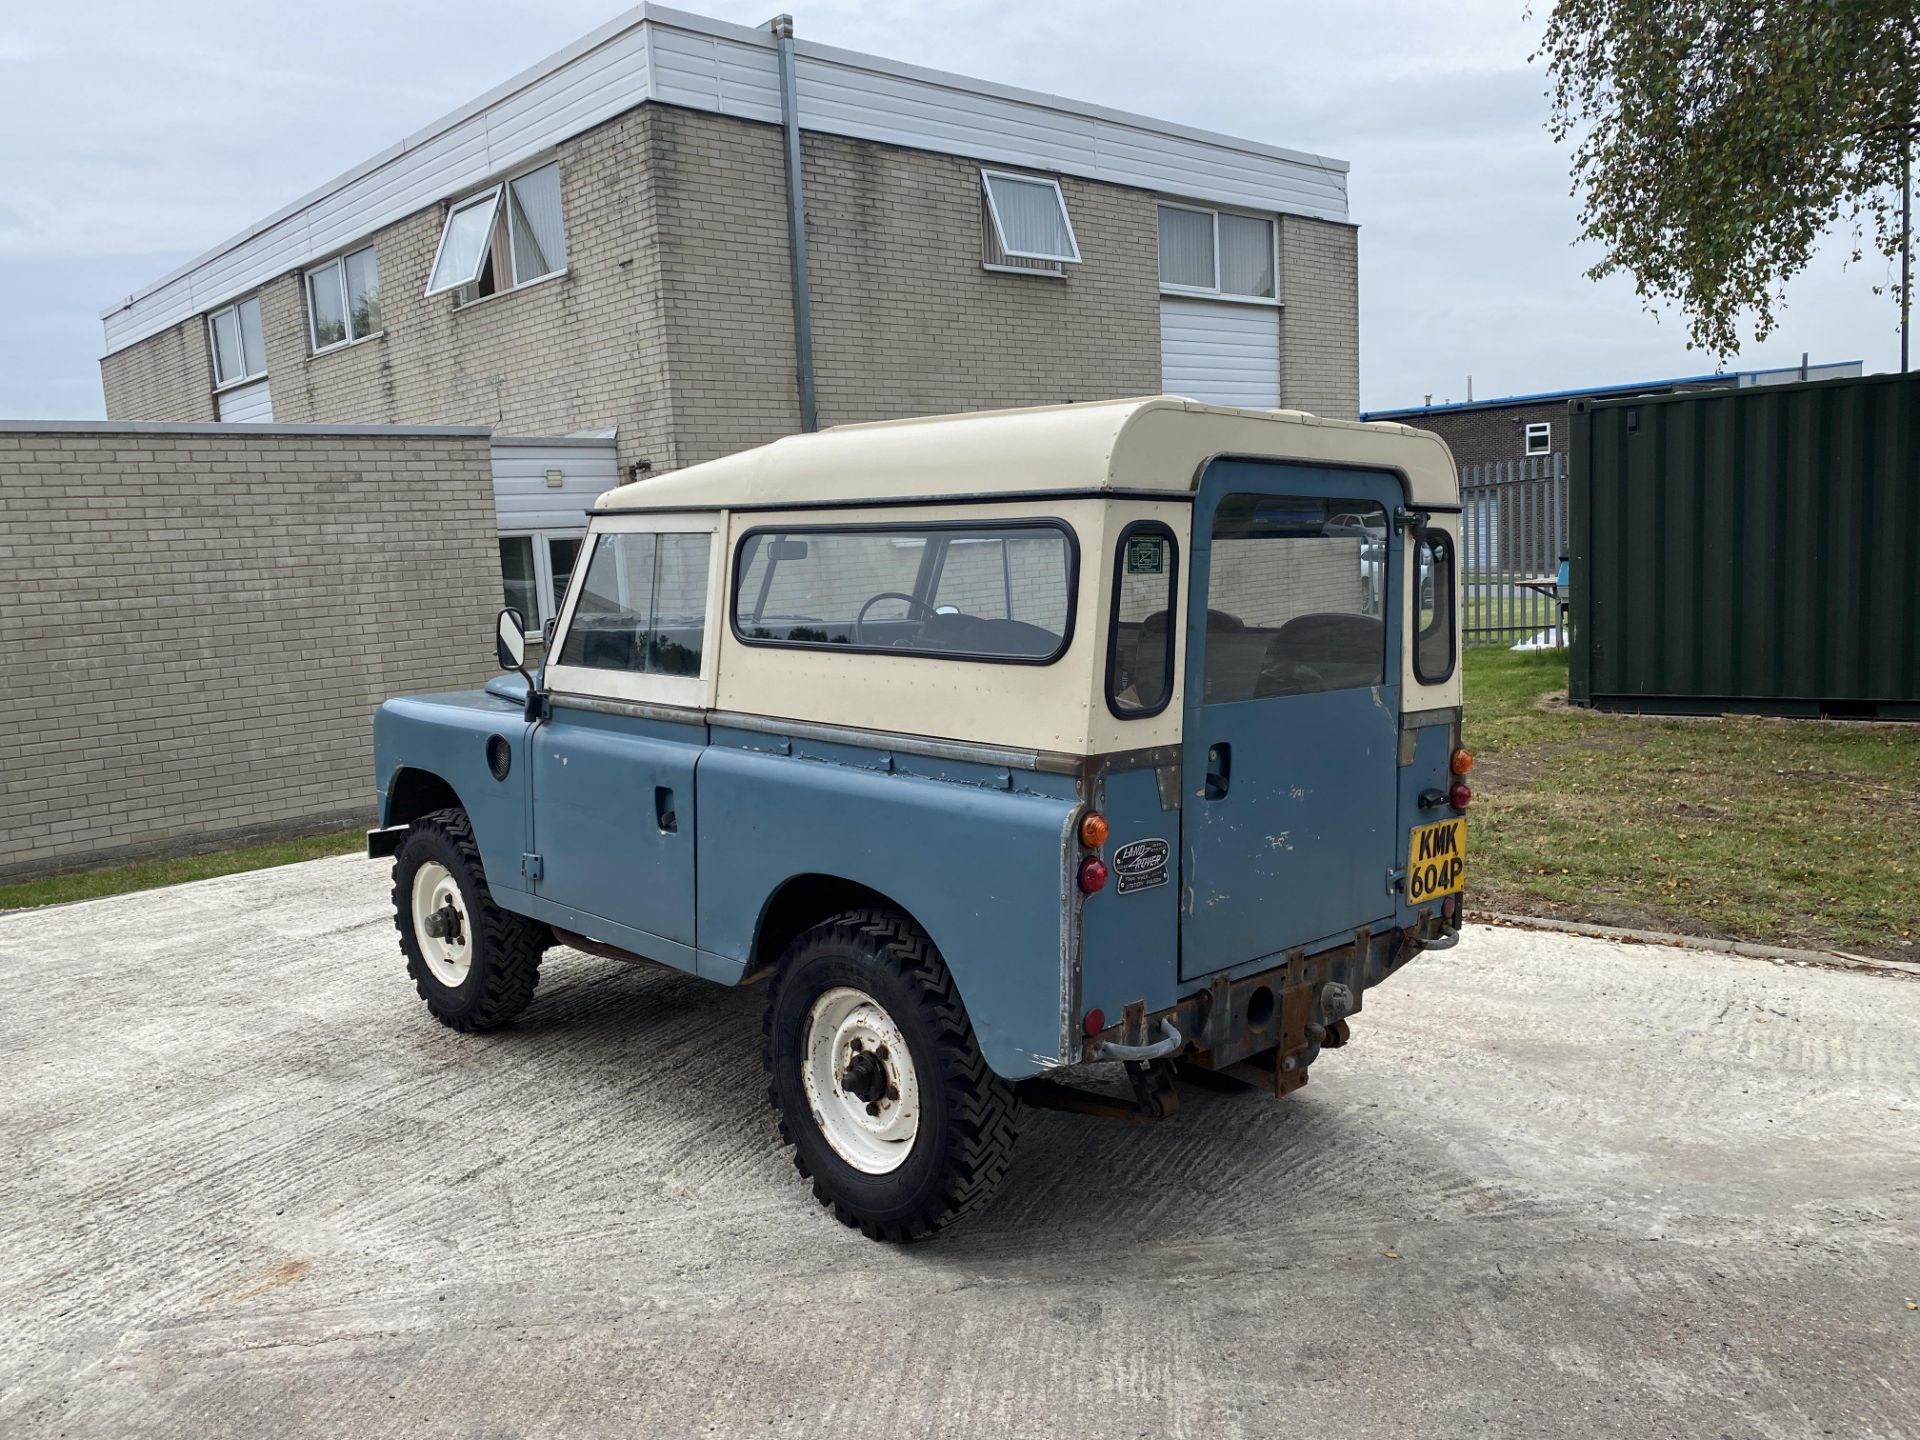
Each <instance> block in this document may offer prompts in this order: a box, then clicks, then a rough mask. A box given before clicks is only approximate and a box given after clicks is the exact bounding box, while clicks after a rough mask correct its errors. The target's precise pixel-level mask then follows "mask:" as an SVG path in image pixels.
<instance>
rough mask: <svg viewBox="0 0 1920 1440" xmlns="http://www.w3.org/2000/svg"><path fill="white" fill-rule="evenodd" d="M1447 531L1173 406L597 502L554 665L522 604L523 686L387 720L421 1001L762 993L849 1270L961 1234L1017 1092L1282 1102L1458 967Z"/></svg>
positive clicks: (1332, 456)
mask: <svg viewBox="0 0 1920 1440" xmlns="http://www.w3.org/2000/svg"><path fill="white" fill-rule="evenodd" d="M1458 533H1459V489H1458V482H1457V478H1456V474H1455V470H1454V467H1453V464H1452V461H1451V458H1450V457H1449V455H1448V453H1447V450H1446V447H1445V446H1444V445H1443V444H1442V443H1441V442H1440V441H1439V440H1438V439H1436V438H1434V437H1433V436H1431V435H1427V434H1423V433H1421V432H1418V431H1414V430H1409V429H1406V428H1404V427H1401V426H1395V425H1360V424H1353V423H1348V422H1341V421H1329V420H1320V419H1316V418H1314V417H1312V416H1308V415H1303V414H1297V413H1292V412H1272V411H1247V410H1230V409H1223V408H1219V407H1214V406H1207V405H1201V404H1197V403H1194V402H1191V401H1185V400H1178V399H1172V398H1167V397H1159V398H1150V399H1143V400H1126V401H1115V402H1112V403H1107V404H1090V405H1070V406H1054V407H1046V408H1039V409H1032V410H1013V411H1003V412H998V413H989V414H976V415H965V416H953V417H944V418H936V419H928V420H914V421H899V422H890V423H883V424H875V425H858V426H848V427H845V428H841V429H835V430H828V431H824V432H822V433H819V434H814V435H804V436H795V437H792V438H790V439H785V440H780V441H778V442H776V443H774V444H771V445H767V446H764V447H762V448H760V449H756V450H751V451H747V452H744V453H742V454H738V455H734V456H731V457H728V458H726V459H723V460H717V461H714V462H712V463H709V464H704V465H697V466H693V467H691V468H689V469H685V470H681V471H679V472H677V473H675V474H671V475H668V476H665V477H662V478H659V479H651V480H645V481H641V482H638V483H635V484H632V485H628V486H625V487H623V488H620V489H617V490H613V491H610V492H608V493H607V494H606V495H605V496H603V497H602V498H601V500H600V501H599V503H598V505H597V506H596V508H595V510H594V512H593V515H592V519H591V529H590V531H589V535H588V538H587V541H586V545H585V549H584V551H583V555H582V559H581V562H580V564H579V565H578V566H577V567H576V569H575V571H574V575H573V579H572V583H571V585H570V587H569V591H568V594H567V596H566V600H565V604H564V606H563V608H562V613H561V614H560V616H559V619H558V622H557V625H556V627H555V629H554V632H553V633H552V635H551V637H550V643H549V645H548V646H547V649H546V653H545V658H544V661H543V663H542V664H541V665H540V667H539V669H538V670H537V672H535V673H532V674H528V673H527V672H526V670H525V669H524V653H525V641H524V636H523V635H522V633H521V628H520V626H521V621H520V617H519V616H518V615H517V614H515V613H514V612H512V611H506V612H503V613H502V616H501V622H500V635H499V640H498V643H499V647H500V651H501V660H502V664H503V666H505V667H506V668H508V669H510V670H513V671H517V672H518V673H517V674H512V675H507V676H503V677H502V678H501V679H500V680H497V681H495V682H494V683H492V684H490V685H488V686H487V687H486V689H485V690H484V691H478V692H471V693H462V694H452V695H431V696H420V697H413V698H406V699H399V700H393V701H390V702H389V703H387V704H386V705H384V706H382V707H381V708H380V711H379V714H378V716H377V717H376V720H375V726H374V735H375V752H376V764H377V771H378V774H377V779H378V786H379V801H380V815H381V827H380V828H379V829H378V830H376V831H374V832H372V833H371V835H370V836H369V850H370V852H371V853H372V854H374V855H376V856H392V857H393V861H394V867H393V876H394V888H393V899H394V909H395V917H396V922H397V924H398V927H399V932H400V948H401V950H402V951H403V952H404V954H405V956H406V961H407V968H408V970H409V972H410V973H411V975H412V977H413V980H414V983H415V985H416V987H417V988H418V990H419V993H420V996H421V998H422V999H423V1000H425V1001H426V1003H427V1007H428V1009H429V1010H430V1011H431V1012H432V1013H433V1015H434V1016H436V1017H437V1018H438V1019H439V1020H440V1021H441V1022H443V1023H444V1024H447V1025H450V1026H453V1027H454V1028H456V1029H461V1030H482V1029H487V1028H490V1027H493V1026H498V1025H503V1024H506V1023H507V1022H509V1021H511V1020H512V1019H513V1018H514V1016H516V1015H517V1014H519V1013H520V1012H521V1011H522V1010H523V1009H525V1007H526V1006H527V1004H528V1002H529V1001H530V1000H531V999H532V997H533V994H534V988H535V985H536V983H537V981H538V979H539V974H540V965H541V960H542V957H543V955H544V954H545V952H546V951H547V950H548V949H549V948H551V947H553V946H556V945H560V946H567V947H571V948H573V949H577V950H584V951H588V952H591V953H592V954H595V955H600V956H609V957H613V958H616V959H620V960H628V961H636V962H646V963H651V964H655V965H666V966H671V967H674V968H676V969H680V970H685V971H689V972H692V973H693V974H696V975H700V976H704V977H706V978H707V979H710V980H713V981H715V982H717V983H719V984H722V985H748V984H756V983H760V982H765V984H766V987H767V988H766V996H767V1003H766V1019H765V1040H764V1050H765V1060H766V1067H767V1071H768V1075H769V1078H770V1081H771V1095H772V1100H773V1103H774V1106H775V1108H776V1109H777V1111H778V1113H779V1118H780V1128H781V1133H782V1135H783V1136H784V1138H785V1140H786V1142H787V1143H788V1144H789V1145H791V1146H792V1147H793V1152H794V1162H795V1164H796V1165H797V1166H798V1167H799V1169H800V1171H801V1173H802V1174H803V1175H805V1176H807V1177H809V1178H811V1180H812V1182H813V1190H814V1193H815V1195H816V1196H817V1197H818V1198H819V1199H820V1201H821V1203H822V1204H824V1205H826V1206H828V1207H829V1208H831V1209H832V1211H833V1212H834V1213H835V1214H836V1215H837V1216H838V1217H839V1218H840V1219H841V1220H843V1221H845V1222H846V1223H847V1224H849V1225H856V1226H858V1227H859V1228H860V1229H861V1230H863V1231H864V1232H865V1233H866V1234H868V1235H870V1236H872V1237H874V1238H876V1239H884V1240H893V1241H900V1240H912V1239H917V1238H920V1237H923V1236H926V1235H929V1234H931V1233H932V1232H933V1231H935V1230H937V1229H939V1228H940V1227H941V1226H943V1225H946V1224H948V1223H949V1222H951V1221H953V1220H955V1219H958V1218H959V1217H961V1216H963V1215H965V1214H967V1213H968V1212H969V1211H971V1210H973V1209H975V1208H977V1207H978V1206H980V1205H981V1204H983V1203H984V1202H985V1201H986V1200H987V1198H988V1197H989V1196H990V1195H991V1194H992V1192H993V1190H994V1188H995V1187H996V1185H997V1184H998V1183H999V1181H1000V1179H1001V1177H1002V1176H1003V1175H1004V1174H1005V1172H1006V1169H1007V1166H1008V1162H1009V1158H1010V1155H1011V1151H1012V1146H1013V1139H1014V1131H1015V1123H1016V1117H1017V1111H1018V1109H1019V1104H1020V1103H1026V1104H1033V1105H1045V1106H1052V1107H1057V1108H1065V1109H1070V1110H1077V1111H1081V1112H1085V1113H1092V1114H1124V1115H1129V1116H1132V1117H1134V1118H1158V1117H1162V1116H1165V1115H1168V1114H1170V1113H1171V1112H1172V1111H1173V1109H1174V1107H1175V1105H1176V1103H1177V1098H1178V1094H1179V1090H1178V1084H1179V1082H1180V1080H1181V1079H1182V1078H1183V1077H1194V1078H1199V1079H1204V1080H1207V1081H1209V1082H1210V1083H1213V1084H1216V1085H1217V1084H1234V1083H1238V1084H1244V1085H1248V1086H1258V1087H1261V1088H1264V1089H1266V1090H1268V1091H1270V1092H1272V1093H1273V1094H1276V1095H1283V1094H1285V1093H1287V1092H1288V1091H1290V1090H1292V1089H1293V1088H1295V1087H1296V1086H1298V1085H1301V1084H1303V1083H1304V1082H1305V1081H1306V1078H1307V1068H1308V1066H1309V1065H1311V1064H1312V1063H1313V1061H1314V1060H1315V1058H1316V1057H1317V1056H1318V1055H1319V1054H1320V1053H1321V1051H1322V1050H1323V1049H1331V1048H1333V1047H1336V1046H1340V1045H1344V1044H1345V1043H1346V1042H1347V1039H1348V1024H1349V1021H1350V1020H1351V1019H1352V1017H1353V1016H1354V1015H1355V1014H1356V1013H1357V1012H1358V1011H1359V1009H1360V1006H1361V1001H1362V997H1363V996H1364V994H1365V992H1366V990H1367V989H1368V988H1369V987H1371V986H1373V985H1376V984H1378V983H1379V982H1380V981H1382V980H1383V979H1385V978H1386V977H1387V976H1389V975H1391V974H1392V973H1393V972H1394V971H1395V970H1397V969H1398V968H1399V967H1400V966H1401V965H1404V964H1405V963H1406V962H1407V961H1408V960H1409V959H1411V958H1412V957H1413V956H1414V955H1416V954H1418V953H1419V952H1420V951H1421V950H1423V949H1434V948H1439V947H1443V946H1447V945H1451V944H1453V943H1454V941H1455V940H1456V939H1457V937H1458V926H1459V923H1460V903H1461V900H1460V897H1461V891H1462V885H1463V877H1462V867H1463V854H1464V848H1465V839H1466V836H1465V831H1466V820H1465V810H1466V808H1467V805H1468V803H1469V801H1470V799H1471V793H1470V791H1469V789H1468V787H1467V785H1466V783H1465V781H1464V779H1463V776H1464V774H1465V772H1466V770H1467V768H1468V766H1469V765H1470V763H1471V760H1470V757H1469V756H1468V755H1467V754H1466V753H1465V752H1464V751H1463V750H1462V749H1461V748H1460V740H1459V732H1460V681H1459V675H1458V669H1457V665H1456V660H1457V655H1458V647H1459V620H1458V603H1457V597H1458V593H1459V585H1458V577H1457V573H1456V571H1457V567H1456V563H1455V553H1456V552H1455V547H1456V544H1457V536H1458ZM1116 1061H1117V1062H1120V1066H1121V1071H1120V1072H1119V1073H1123V1074H1124V1075H1125V1077H1126V1080H1127V1087H1126V1088H1125V1089H1124V1090H1116V1089H1115V1088H1114V1086H1113V1085H1112V1084H1110V1083H1107V1084H1104V1085H1103V1084H1099V1083H1094V1084H1089V1083H1088V1082H1089V1079H1090V1078H1091V1079H1092V1080H1094V1081H1096V1082H1098V1081H1100V1080H1101V1079H1102V1077H1101V1076H1100V1074H1099V1073H1098V1072H1093V1071H1088V1070H1086V1069H1084V1068H1082V1067H1087V1066H1092V1065H1095V1064H1098V1063H1100V1062H1107V1064H1108V1066H1109V1068H1108V1070H1107V1072H1106V1074H1107V1075H1113V1074H1114V1073H1115V1072H1114V1071H1113V1069H1112V1068H1111V1066H1112V1062H1116Z"/></svg>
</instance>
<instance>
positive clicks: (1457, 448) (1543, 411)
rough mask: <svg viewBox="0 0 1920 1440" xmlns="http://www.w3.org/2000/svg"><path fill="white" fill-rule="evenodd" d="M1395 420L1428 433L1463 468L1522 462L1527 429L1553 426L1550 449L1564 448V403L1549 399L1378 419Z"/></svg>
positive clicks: (1564, 451) (1559, 451) (1525, 455)
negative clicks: (1532, 402) (1488, 463)
mask: <svg viewBox="0 0 1920 1440" xmlns="http://www.w3.org/2000/svg"><path fill="white" fill-rule="evenodd" d="M1377 418H1380V419H1397V420H1399V421H1400V422H1401V423H1403V424H1407V425H1412V426H1415V427H1417V428H1419V429H1421V430H1431V431H1433V433H1434V434H1436V435H1438V436H1439V437H1440V438H1441V439H1442V440H1445V441H1446V442H1447V448H1448V449H1450V450H1452V451H1453V459H1454V463H1455V464H1457V465H1459V466H1460V467H1461V468H1462V469H1464V468H1465V467H1467V466H1469V465H1481V464H1485V463H1486V462H1487V461H1489V460H1525V459H1526V458H1527V426H1528V425H1537V424H1542V423H1544V424H1548V425H1551V426H1552V427H1553V450H1554V451H1556V452H1558V453H1560V454H1565V453H1566V449H1567V440H1568V435H1567V402H1566V401H1565V400H1548V401H1543V402H1541V403H1540V404H1537V405H1500V406H1490V407H1488V408H1486V409H1475V410H1443V411H1441V412H1440V413H1439V414H1437V415H1401V416H1379V417H1377Z"/></svg>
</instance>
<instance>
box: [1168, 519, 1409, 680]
mask: <svg viewBox="0 0 1920 1440" xmlns="http://www.w3.org/2000/svg"><path fill="white" fill-rule="evenodd" d="M1387 534H1388V531H1387V512H1386V511H1385V510H1384V509H1383V508H1382V507H1380V506H1379V505H1375V504H1370V503H1367V502H1365V501H1354V500H1323V499H1318V498H1314V497H1308V496H1282V495H1229V496H1227V497H1226V498H1225V499H1224V500H1222V501H1221V502H1220V508H1219V510H1218V511H1217V512H1216V513H1215V515H1214V520H1213V540H1212V547H1211V549H1212V561H1211V574H1210V575H1209V577H1208V581H1207V617H1206V666H1205V670H1206V674H1205V683H1206V697H1205V698H1206V703H1207V704H1209V705H1212V704H1219V703H1223V702H1228V701H1234V700H1257V699H1262V698H1264V697H1266V696H1270V695H1305V694H1311V693H1314V692H1317V691H1322V690H1349V689H1355V688H1358V687H1360V686H1363V685H1378V684H1379V683H1380V682H1381V678H1382V676H1383V675H1384V673H1385V665H1386V648H1387V637H1386V620H1385V618H1384V615H1383V613H1382V610H1383V607H1382V605H1381V597H1382V596H1383V595H1384V594H1385V593H1386V578H1387V577H1386V560H1387Z"/></svg>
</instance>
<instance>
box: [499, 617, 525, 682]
mask: <svg viewBox="0 0 1920 1440" xmlns="http://www.w3.org/2000/svg"><path fill="white" fill-rule="evenodd" d="M493 652H494V654H495V655H497V656H498V657H499V658H500V668H501V669H502V670H518V669H520V668H521V667H523V666H524V665H525V664H526V663H527V617H526V616H524V615H522V614H521V613H520V612H519V611H518V610H515V609H514V608H513V607H512V606H508V607H507V608H506V609H505V610H502V611H501V612H500V615H499V618H498V619H497V620H495V622H494V636H493Z"/></svg>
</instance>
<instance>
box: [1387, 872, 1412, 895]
mask: <svg viewBox="0 0 1920 1440" xmlns="http://www.w3.org/2000/svg"><path fill="white" fill-rule="evenodd" d="M1406 883H1407V872H1406V871H1405V870H1404V869H1400V870H1389V871H1387V889H1388V890H1389V891H1399V890H1401V889H1404V888H1405V886H1406Z"/></svg>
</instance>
